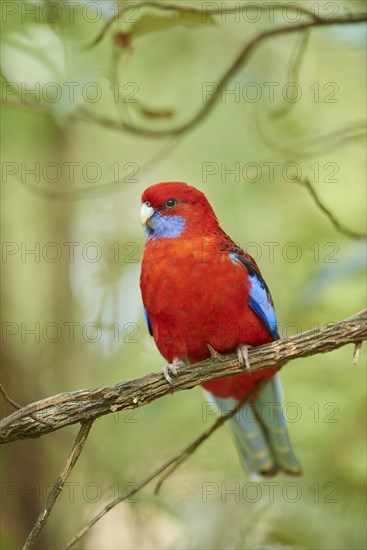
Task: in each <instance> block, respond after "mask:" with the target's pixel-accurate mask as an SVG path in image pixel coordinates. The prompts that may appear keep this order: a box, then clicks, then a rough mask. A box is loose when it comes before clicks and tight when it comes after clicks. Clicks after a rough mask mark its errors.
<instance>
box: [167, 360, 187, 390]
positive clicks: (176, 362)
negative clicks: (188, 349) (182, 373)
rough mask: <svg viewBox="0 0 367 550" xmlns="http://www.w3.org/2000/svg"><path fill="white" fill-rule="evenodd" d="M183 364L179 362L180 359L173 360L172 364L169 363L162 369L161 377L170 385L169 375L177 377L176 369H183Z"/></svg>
mask: <svg viewBox="0 0 367 550" xmlns="http://www.w3.org/2000/svg"><path fill="white" fill-rule="evenodd" d="M183 365H184V362H183V361H181V359H174V360H173V361H172V363H169V364H168V365H166V366H165V367H163V369H162V373H163V376H164V377H165V379H166V380H167V382H168V383H169V384H172V378H171V376H170V374H173V375H174V376H177V372H178V369H179V368H180V367H183Z"/></svg>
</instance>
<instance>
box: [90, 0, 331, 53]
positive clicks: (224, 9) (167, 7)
mask: <svg viewBox="0 0 367 550" xmlns="http://www.w3.org/2000/svg"><path fill="white" fill-rule="evenodd" d="M138 7H139V9H143V8H152V9H156V10H163V11H176V12H179V13H184V12H185V13H192V14H194V15H198V14H199V15H202V16H204V11H203V7H202V6H201V7H200V8H195V7H193V6H181V5H178V4H170V3H167V2H166V3H165V4H157V2H154V1H146V2H140V4H138ZM135 8H136V4H131V3H127V4H125V5H123V6H121V8H120V9H119V10H118V12H117V13H116V14H114V15H113V16H112V17H110V19H109V20H108V21H107V22H106V23H105V25H104V26H103V28H102V30H101V32H100V33H99V34H98V36H97V37H96V38H95V39H94V40H93V42H92V43H91V44H90V45H89V46H88V47H90V48H93V47H94V46H97V45H98V44H99V43H100V41H101V40H102V39H103V38H104V36H105V35H106V32H107V31H108V30H109V28H110V27H111V26H112V24H113V23H115V22H118V21H119V19H120V17H121V16H122V15H126V13H128V12H129V11H131V10H132V9H135ZM242 8H243V6H240V5H239V4H236V5H234V6H223V5H222V6H221V8H220V9H219V10H218V8H217V7H216V6H214V7H213V8H211V7H210V6H209V5H206V6H205V15H206V16H208V15H210V16H215V15H224V14H231V13H232V14H236V13H238V12H239V11H240V10H241V9H242ZM285 8H286V9H287V11H288V10H289V11H290V12H292V11H296V12H297V14H299V13H302V14H303V15H306V16H309V17H311V18H312V19H313V20H315V21H317V20H320V19H321V18H320V17H319V16H318V15H316V13H314V12H312V11H311V10H308V9H307V8H304V7H301V6H299V5H297V6H294V5H292V4H274V5H273V6H272V9H273V10H274V11H281V12H283V11H284V9H285ZM246 9H247V10H249V11H251V10H252V9H255V10H257V9H258V6H257V5H251V4H250V5H248V6H246ZM203 22H204V21H203Z"/></svg>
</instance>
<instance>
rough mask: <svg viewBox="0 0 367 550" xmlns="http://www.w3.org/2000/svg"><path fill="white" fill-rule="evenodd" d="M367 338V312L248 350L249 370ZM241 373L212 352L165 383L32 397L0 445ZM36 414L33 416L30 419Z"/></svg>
mask: <svg viewBox="0 0 367 550" xmlns="http://www.w3.org/2000/svg"><path fill="white" fill-rule="evenodd" d="M366 339H367V310H363V311H361V312H360V313H357V314H356V315H354V316H353V317H350V318H348V319H345V320H344V321H340V322H338V323H330V324H327V325H325V326H323V327H321V328H320V329H313V330H309V331H307V332H303V333H301V334H299V335H297V336H293V337H290V338H284V339H282V340H278V341H276V342H272V343H271V344H266V345H264V346H259V347H257V348H252V349H250V351H249V360H250V364H251V367H252V371H257V370H261V369H266V368H268V367H274V366H277V367H278V368H280V367H282V366H283V365H285V364H286V363H288V362H289V361H292V360H294V359H298V358H301V357H309V356H311V355H316V354H318V353H327V352H330V351H333V350H335V349H338V348H340V347H342V346H345V345H346V344H352V343H355V344H356V343H359V342H362V341H363V340H366ZM241 372H243V370H242V368H241V367H240V365H239V363H238V359H237V357H236V356H234V355H226V356H220V355H217V356H214V357H211V358H210V359H207V360H205V361H202V362H201V363H197V364H195V365H190V366H187V367H184V368H182V369H180V371H179V374H178V376H177V378H175V379H174V381H173V383H172V384H171V385H169V384H168V383H167V381H166V380H165V378H164V376H163V375H162V374H161V373H155V374H149V375H147V376H144V377H142V378H138V379H136V380H130V381H128V382H121V383H119V384H116V385H115V386H112V387H104V388H92V389H85V390H79V391H73V392H67V393H61V394H58V395H54V396H52V397H48V398H46V399H42V400H40V401H36V402H35V403H31V404H30V405H26V406H25V407H22V408H21V409H19V410H17V411H15V412H14V413H12V414H11V415H9V416H8V417H6V418H4V419H3V420H2V422H1V423H0V432H1V435H0V443H9V442H11V441H17V440H19V439H27V438H35V437H40V436H42V435H45V434H47V433H50V432H53V431H56V430H59V429H61V428H63V427H65V426H69V425H71V424H76V423H85V422H89V421H93V420H95V419H97V418H99V417H100V416H104V415H106V414H110V413H113V412H116V411H122V410H125V409H133V408H136V407H141V406H143V405H147V404H148V403H151V402H152V401H155V400H156V399H159V398H161V397H163V396H165V395H168V394H170V393H175V392H178V391H182V390H189V389H191V388H193V387H194V386H197V385H198V384H202V383H203V382H208V381H210V380H215V379H217V378H222V377H223V376H231V375H234V374H240V373H241ZM34 413H37V417H38V416H41V421H40V420H38V418H37V417H33V418H32V417H31V415H34Z"/></svg>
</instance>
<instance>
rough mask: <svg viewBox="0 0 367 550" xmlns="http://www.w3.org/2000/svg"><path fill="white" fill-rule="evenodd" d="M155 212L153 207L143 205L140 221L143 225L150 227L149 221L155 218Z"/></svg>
mask: <svg viewBox="0 0 367 550" xmlns="http://www.w3.org/2000/svg"><path fill="white" fill-rule="evenodd" d="M154 212H155V210H154V208H153V206H148V205H147V204H146V203H145V202H143V204H142V205H141V209H140V221H141V223H142V225H147V226H148V227H150V223H149V220H150V218H151V217H152V216H153V214H154Z"/></svg>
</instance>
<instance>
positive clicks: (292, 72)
mask: <svg viewBox="0 0 367 550" xmlns="http://www.w3.org/2000/svg"><path fill="white" fill-rule="evenodd" d="M309 38H310V29H306V30H304V31H302V32H301V33H300V34H299V37H298V43H297V46H296V48H295V49H294V50H293V53H292V57H291V60H290V64H289V67H288V78H287V82H288V83H295V84H297V83H298V80H299V70H300V67H301V64H302V61H303V58H304V55H305V52H306V48H307V45H308V40H309ZM295 104H296V102H295V101H288V102H287V103H286V104H285V105H283V106H282V107H280V108H279V109H277V110H274V111H273V112H272V113H271V115H272V116H273V117H280V116H284V115H286V114H287V113H289V111H290V110H291V109H292V108H293V107H294V106H295Z"/></svg>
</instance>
